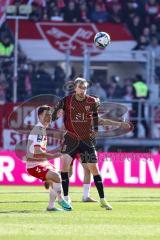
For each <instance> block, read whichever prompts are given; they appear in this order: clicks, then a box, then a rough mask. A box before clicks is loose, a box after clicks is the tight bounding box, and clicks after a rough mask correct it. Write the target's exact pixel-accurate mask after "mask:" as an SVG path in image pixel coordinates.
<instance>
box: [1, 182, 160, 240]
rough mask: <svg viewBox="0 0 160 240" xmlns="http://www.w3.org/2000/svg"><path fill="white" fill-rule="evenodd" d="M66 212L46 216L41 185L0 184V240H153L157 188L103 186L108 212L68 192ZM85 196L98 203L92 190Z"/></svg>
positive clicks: (159, 228)
mask: <svg viewBox="0 0 160 240" xmlns="http://www.w3.org/2000/svg"><path fill="white" fill-rule="evenodd" d="M70 192H71V194H70V196H71V198H72V200H73V204H72V205H73V208H74V210H73V211H72V212H65V211H63V212H46V211H45V209H46V206H47V204H48V193H47V191H46V190H45V189H44V188H43V187H15V186H12V187H11V186H0V240H26V239H27V240H41V239H43V240H57V239H58V240H61V239H63V240H72V239H74V240H94V239H96V240H100V239H101V240H105V239H106V240H110V239H111V240H113V239H114V240H133V239H134V240H139V239H140V240H144V239H147V240H156V239H157V240H159V239H160V190H159V189H158V188H157V189H151V188H150V189H142V188H141V189H137V188H106V189H105V193H106V194H107V195H108V199H109V202H110V203H111V205H112V206H113V210H112V211H106V210H104V209H102V208H100V207H99V205H98V203H82V202H81V197H82V188H73V187H72V188H70ZM91 195H92V196H93V197H95V198H97V199H98V196H97V193H96V189H95V188H92V190H91Z"/></svg>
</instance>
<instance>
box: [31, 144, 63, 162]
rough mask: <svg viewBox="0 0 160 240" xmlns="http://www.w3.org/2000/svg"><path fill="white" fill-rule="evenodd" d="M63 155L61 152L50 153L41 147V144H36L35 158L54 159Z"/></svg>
mask: <svg viewBox="0 0 160 240" xmlns="http://www.w3.org/2000/svg"><path fill="white" fill-rule="evenodd" d="M60 156H62V154H61V153H60V152H54V153H49V152H45V151H43V150H42V149H41V146H34V158H37V159H46V158H47V159H53V158H58V157H60Z"/></svg>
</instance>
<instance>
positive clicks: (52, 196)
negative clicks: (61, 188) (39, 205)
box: [48, 187, 57, 208]
mask: <svg viewBox="0 0 160 240" xmlns="http://www.w3.org/2000/svg"><path fill="white" fill-rule="evenodd" d="M56 197H57V193H56V192H55V190H54V189H53V188H51V187H50V188H49V205H48V207H49V208H54V204H55V200H56Z"/></svg>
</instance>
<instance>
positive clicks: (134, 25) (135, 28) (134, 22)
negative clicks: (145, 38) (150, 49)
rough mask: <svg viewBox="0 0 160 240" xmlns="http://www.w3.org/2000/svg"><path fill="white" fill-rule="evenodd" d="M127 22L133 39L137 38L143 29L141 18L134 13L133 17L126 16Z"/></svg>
mask: <svg viewBox="0 0 160 240" xmlns="http://www.w3.org/2000/svg"><path fill="white" fill-rule="evenodd" d="M127 24H128V27H129V29H130V31H131V33H132V34H133V37H134V38H135V40H138V39H139V37H140V35H141V32H142V29H143V23H142V20H141V18H140V17H139V16H138V15H134V16H133V17H130V18H128V20H127Z"/></svg>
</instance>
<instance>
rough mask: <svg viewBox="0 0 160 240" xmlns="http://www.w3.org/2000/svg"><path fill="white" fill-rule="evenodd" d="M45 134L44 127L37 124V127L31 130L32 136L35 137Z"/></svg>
mask: <svg viewBox="0 0 160 240" xmlns="http://www.w3.org/2000/svg"><path fill="white" fill-rule="evenodd" d="M43 132H44V129H43V127H42V126H39V125H38V124H36V125H35V126H34V127H33V129H32V130H31V132H30V135H34V136H36V135H38V134H41V135H43Z"/></svg>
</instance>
